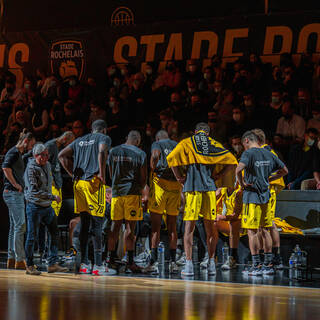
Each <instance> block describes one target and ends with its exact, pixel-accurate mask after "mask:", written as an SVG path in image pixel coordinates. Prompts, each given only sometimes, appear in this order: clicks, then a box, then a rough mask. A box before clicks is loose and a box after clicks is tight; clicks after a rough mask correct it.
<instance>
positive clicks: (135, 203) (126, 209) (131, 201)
mask: <svg viewBox="0 0 320 320" xmlns="http://www.w3.org/2000/svg"><path fill="white" fill-rule="evenodd" d="M142 218H143V211H142V202H141V196H137V195H128V196H121V197H115V198H112V200H111V220H123V219H125V220H131V221H138V220H142Z"/></svg>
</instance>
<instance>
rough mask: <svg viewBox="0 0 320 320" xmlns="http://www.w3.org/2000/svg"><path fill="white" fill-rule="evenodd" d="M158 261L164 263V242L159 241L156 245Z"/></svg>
mask: <svg viewBox="0 0 320 320" xmlns="http://www.w3.org/2000/svg"><path fill="white" fill-rule="evenodd" d="M158 262H159V264H164V243H163V242H160V243H159V246H158Z"/></svg>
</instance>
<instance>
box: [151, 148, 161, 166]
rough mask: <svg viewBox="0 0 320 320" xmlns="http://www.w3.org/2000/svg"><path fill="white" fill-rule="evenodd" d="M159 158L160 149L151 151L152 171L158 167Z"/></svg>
mask: <svg viewBox="0 0 320 320" xmlns="http://www.w3.org/2000/svg"><path fill="white" fill-rule="evenodd" d="M159 159H160V150H158V149H153V150H152V153H151V159H150V168H151V170H152V171H154V170H155V169H156V167H157V164H158V161H159Z"/></svg>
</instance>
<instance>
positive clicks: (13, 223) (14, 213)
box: [3, 190, 26, 261]
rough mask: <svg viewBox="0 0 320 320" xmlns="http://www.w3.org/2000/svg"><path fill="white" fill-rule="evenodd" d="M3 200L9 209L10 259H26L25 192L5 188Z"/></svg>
mask: <svg viewBox="0 0 320 320" xmlns="http://www.w3.org/2000/svg"><path fill="white" fill-rule="evenodd" d="M3 200H4V202H5V203H6V205H7V207H8V209H9V222H10V227H9V235H8V259H15V260H16V261H22V260H24V259H25V252H24V248H23V243H24V234H25V232H26V218H25V205H24V195H23V192H18V191H11V190H4V191H3Z"/></svg>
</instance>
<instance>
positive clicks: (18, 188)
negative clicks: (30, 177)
mask: <svg viewBox="0 0 320 320" xmlns="http://www.w3.org/2000/svg"><path fill="white" fill-rule="evenodd" d="M14 187H15V188H16V189H17V190H18V192H22V191H23V188H22V187H21V186H20V184H16V185H15V186H14Z"/></svg>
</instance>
